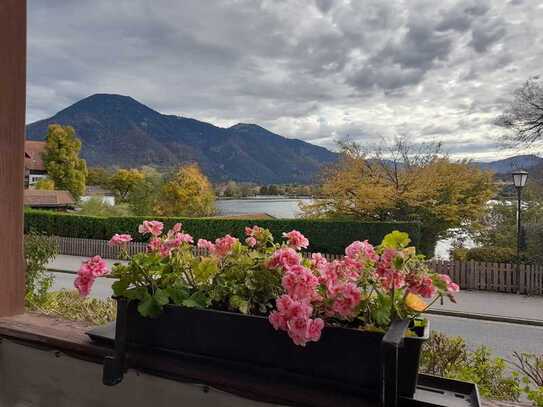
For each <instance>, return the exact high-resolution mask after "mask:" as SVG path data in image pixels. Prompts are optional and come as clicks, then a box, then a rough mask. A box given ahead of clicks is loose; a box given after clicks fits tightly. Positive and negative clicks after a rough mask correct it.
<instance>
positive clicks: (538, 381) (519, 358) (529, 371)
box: [511, 352, 543, 407]
mask: <svg viewBox="0 0 543 407" xmlns="http://www.w3.org/2000/svg"><path fill="white" fill-rule="evenodd" d="M513 358H514V360H513V362H512V363H511V364H512V365H513V366H515V367H516V368H517V369H518V370H519V371H520V373H521V374H522V375H523V377H522V382H523V384H524V386H523V388H522V391H523V392H524V393H525V394H526V396H527V397H528V400H530V401H532V402H533V403H534V405H535V406H537V407H543V354H541V355H535V354H533V353H519V352H514V353H513Z"/></svg>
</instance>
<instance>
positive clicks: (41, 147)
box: [25, 141, 47, 171]
mask: <svg viewBox="0 0 543 407" xmlns="http://www.w3.org/2000/svg"><path fill="white" fill-rule="evenodd" d="M46 145H47V144H46V142H45V141H25V168H26V169H27V170H36V171H45V164H44V163H43V152H44V151H45V146H46Z"/></svg>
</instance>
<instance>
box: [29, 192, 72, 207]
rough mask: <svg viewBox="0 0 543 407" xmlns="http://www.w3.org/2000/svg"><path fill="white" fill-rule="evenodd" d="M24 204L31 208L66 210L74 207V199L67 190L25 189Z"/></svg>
mask: <svg viewBox="0 0 543 407" xmlns="http://www.w3.org/2000/svg"><path fill="white" fill-rule="evenodd" d="M24 206H25V207H29V208H33V209H54V210H57V211H67V210H69V209H74V207H75V199H74V198H73V196H72V194H71V193H70V192H68V191H46V190H40V189H25V191H24Z"/></svg>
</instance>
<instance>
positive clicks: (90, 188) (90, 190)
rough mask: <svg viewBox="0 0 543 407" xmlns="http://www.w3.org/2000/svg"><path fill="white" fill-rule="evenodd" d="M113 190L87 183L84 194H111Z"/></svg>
mask: <svg viewBox="0 0 543 407" xmlns="http://www.w3.org/2000/svg"><path fill="white" fill-rule="evenodd" d="M111 195H113V192H111V191H110V190H108V189H105V188H102V187H100V186H97V185H87V189H86V190H85V196H111Z"/></svg>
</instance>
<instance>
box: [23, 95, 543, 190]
mask: <svg viewBox="0 0 543 407" xmlns="http://www.w3.org/2000/svg"><path fill="white" fill-rule="evenodd" d="M53 123H57V124H63V125H70V126H73V127H74V128H75V130H76V132H77V136H78V137H79V138H80V139H81V141H82V144H83V148H82V156H83V158H85V159H86V160H87V163H88V164H89V165H90V166H104V167H113V166H119V167H140V166H142V165H153V166H157V167H162V168H171V167H174V166H177V165H180V164H183V163H188V162H197V163H198V164H199V165H200V166H201V167H202V169H203V171H204V172H205V173H206V175H207V176H208V177H210V178H211V179H212V180H213V181H225V180H236V181H252V182H257V183H260V184H277V183H310V182H314V181H316V176H317V175H318V173H319V171H320V169H321V168H322V166H323V165H326V164H331V163H333V162H335V161H336V160H337V158H338V154H337V153H334V152H332V151H330V150H327V149H326V148H323V147H319V146H315V145H313V144H310V143H307V142H305V141H302V140H298V139H293V138H286V137H282V136H280V135H278V134H275V133H272V132H270V131H268V130H266V129H264V128H263V127H260V126H258V125H256V124H245V123H239V124H236V125H235V126H232V127H229V128H222V127H217V126H214V125H212V124H210V123H206V122H202V121H198V120H195V119H190V118H185V117H180V116H173V115H164V114H161V113H159V112H157V111H155V110H153V109H151V108H149V107H147V106H145V105H144V104H142V103H140V102H138V101H137V100H135V99H133V98H131V97H129V96H122V95H113V94H95V95H92V96H89V97H87V98H85V99H82V100H80V101H79V102H76V103H74V104H73V105H71V106H69V107H67V108H66V109H64V110H61V111H60V112H58V113H57V114H55V115H54V116H52V117H50V118H48V119H45V120H40V121H37V122H34V123H31V124H28V125H27V126H26V136H27V138H28V139H29V140H44V139H45V137H46V134H47V127H48V126H49V125H50V124H53ZM542 163H543V158H540V157H537V156H535V155H519V156H516V157H511V158H506V159H503V160H497V161H491V162H474V164H476V165H478V166H479V167H481V168H482V169H486V170H491V171H494V172H496V173H497V174H506V173H509V172H511V171H512V170H513V169H517V168H524V169H527V170H528V169H530V168H532V167H534V166H536V165H538V164H542Z"/></svg>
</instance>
